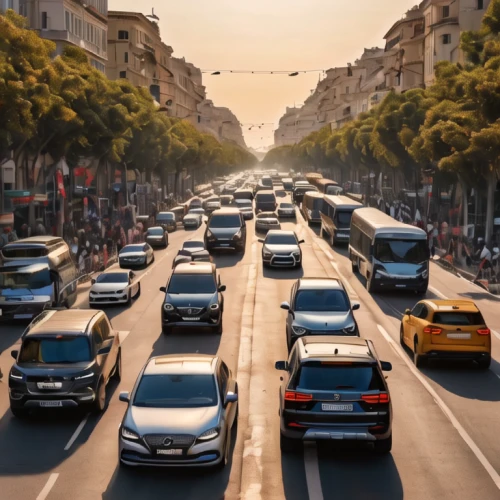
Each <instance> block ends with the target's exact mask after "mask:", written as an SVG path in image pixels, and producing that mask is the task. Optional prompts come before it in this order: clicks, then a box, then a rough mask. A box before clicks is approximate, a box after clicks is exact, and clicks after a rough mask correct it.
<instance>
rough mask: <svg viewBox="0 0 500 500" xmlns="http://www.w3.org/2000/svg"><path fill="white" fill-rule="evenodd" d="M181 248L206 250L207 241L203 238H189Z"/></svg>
mask: <svg viewBox="0 0 500 500" xmlns="http://www.w3.org/2000/svg"><path fill="white" fill-rule="evenodd" d="M181 250H186V251H188V252H191V253H193V252H199V251H201V250H206V248H205V243H204V242H203V241H202V240H187V241H185V242H184V243H183V244H182V248H181Z"/></svg>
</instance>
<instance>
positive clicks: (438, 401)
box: [377, 325, 500, 490]
mask: <svg viewBox="0 0 500 500" xmlns="http://www.w3.org/2000/svg"><path fill="white" fill-rule="evenodd" d="M377 328H378V330H379V332H380V333H381V334H382V336H383V337H384V338H385V340H386V341H387V342H388V343H389V345H391V346H392V347H393V348H394V351H395V352H397V353H398V355H399V357H400V358H401V359H402V360H403V361H404V363H405V364H406V366H408V368H409V369H410V371H411V372H412V373H413V375H414V376H415V377H416V378H417V380H418V381H419V382H420V383H421V384H422V385H423V387H424V388H425V389H426V391H427V392H428V393H429V394H430V395H431V396H432V398H433V399H434V401H435V402H436V404H437V405H438V406H439V408H440V409H441V411H442V412H443V413H444V414H445V415H446V417H447V418H448V420H449V421H450V422H451V424H452V425H453V427H455V429H456V430H457V432H458V433H459V434H460V437H461V438H462V439H463V440H464V441H465V444H466V445H467V446H468V447H469V448H470V450H471V451H472V453H474V455H475V456H476V458H477V459H478V460H479V462H480V463H481V465H482V466H483V467H484V468H485V470H486V472H487V473H488V474H489V476H490V477H491V479H492V480H493V482H494V483H495V486H496V487H497V488H498V489H499V490H500V475H499V474H498V473H497V471H496V470H495V468H494V467H493V465H491V463H490V462H489V461H488V459H487V458H486V457H485V456H484V454H483V452H482V451H481V450H480V449H479V447H478V446H477V444H476V443H475V442H474V440H473V439H472V438H471V436H470V435H469V433H468V432H467V431H466V430H465V429H464V428H463V427H462V425H461V424H460V422H459V421H458V419H457V418H456V417H455V415H454V414H453V412H452V411H451V410H450V408H448V406H447V405H446V403H445V402H444V401H443V400H442V399H441V398H440V397H439V395H438V393H437V392H436V391H435V390H434V389H433V388H432V387H431V385H430V384H429V382H427V380H426V379H425V378H424V376H423V375H422V374H421V373H420V372H419V371H418V370H417V369H416V368H415V365H414V364H413V363H412V362H411V361H410V360H409V359H408V356H406V355H405V353H404V352H403V349H402V348H401V346H399V345H398V344H397V343H396V342H395V341H394V340H393V338H392V337H391V336H390V335H389V333H387V330H386V329H385V328H384V327H383V326H382V325H377Z"/></svg>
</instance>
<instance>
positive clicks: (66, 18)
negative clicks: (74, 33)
mask: <svg viewBox="0 0 500 500" xmlns="http://www.w3.org/2000/svg"><path fill="white" fill-rule="evenodd" d="M64 21H65V24H66V31H70V26H71V24H70V23H71V18H70V17H69V12H68V11H67V10H65V11H64Z"/></svg>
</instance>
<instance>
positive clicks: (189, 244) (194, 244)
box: [182, 241, 205, 248]
mask: <svg viewBox="0 0 500 500" xmlns="http://www.w3.org/2000/svg"><path fill="white" fill-rule="evenodd" d="M182 248H205V245H204V244H203V242H202V241H185V242H184V243H183V245H182Z"/></svg>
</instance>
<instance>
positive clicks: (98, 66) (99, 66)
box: [90, 59, 106, 73]
mask: <svg viewBox="0 0 500 500" xmlns="http://www.w3.org/2000/svg"><path fill="white" fill-rule="evenodd" d="M90 65H91V66H92V67H93V68H95V69H98V70H99V71H101V72H102V73H104V71H105V69H106V68H105V66H104V64H102V63H101V62H99V61H96V60H95V59H91V60H90Z"/></svg>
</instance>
